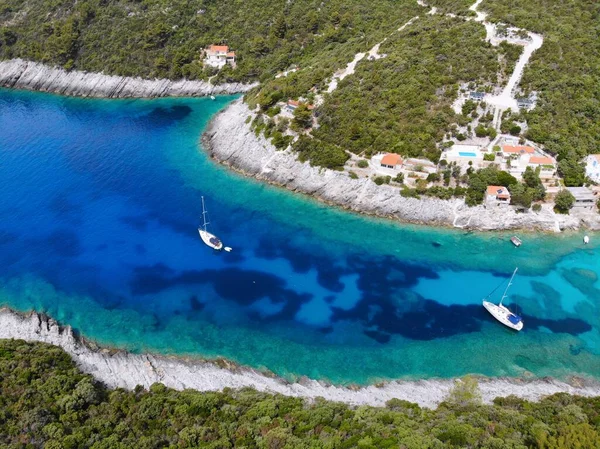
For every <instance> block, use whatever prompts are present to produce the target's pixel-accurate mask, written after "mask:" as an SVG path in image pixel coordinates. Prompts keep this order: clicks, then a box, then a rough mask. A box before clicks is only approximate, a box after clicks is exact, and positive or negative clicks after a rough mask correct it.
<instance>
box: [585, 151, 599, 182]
mask: <svg viewBox="0 0 600 449" xmlns="http://www.w3.org/2000/svg"><path fill="white" fill-rule="evenodd" d="M585 175H586V176H587V177H588V178H590V179H591V180H592V181H594V182H599V183H600V154H590V155H589V156H588V157H586V158H585Z"/></svg>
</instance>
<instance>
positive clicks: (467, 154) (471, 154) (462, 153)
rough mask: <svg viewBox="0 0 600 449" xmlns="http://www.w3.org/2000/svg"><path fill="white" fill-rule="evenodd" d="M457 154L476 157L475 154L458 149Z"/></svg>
mask: <svg viewBox="0 0 600 449" xmlns="http://www.w3.org/2000/svg"><path fill="white" fill-rule="evenodd" d="M458 154H459V156H462V157H477V154H475V153H471V152H466V151H459V152H458Z"/></svg>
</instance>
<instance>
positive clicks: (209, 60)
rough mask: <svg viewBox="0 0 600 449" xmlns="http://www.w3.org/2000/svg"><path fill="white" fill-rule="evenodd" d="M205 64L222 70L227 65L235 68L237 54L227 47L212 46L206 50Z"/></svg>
mask: <svg viewBox="0 0 600 449" xmlns="http://www.w3.org/2000/svg"><path fill="white" fill-rule="evenodd" d="M203 62H204V64H206V65H208V66H211V67H215V68H217V69H222V68H223V67H225V65H226V64H229V65H231V66H232V67H235V52H233V51H229V46H227V45H211V46H209V47H208V48H206V49H205V50H204V60H203Z"/></svg>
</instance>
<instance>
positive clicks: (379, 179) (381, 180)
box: [373, 176, 392, 186]
mask: <svg viewBox="0 0 600 449" xmlns="http://www.w3.org/2000/svg"><path fill="white" fill-rule="evenodd" d="M391 180H392V177H391V176H376V177H375V178H373V182H374V183H375V184H377V185H378V186H380V185H382V184H389V183H390V181H391Z"/></svg>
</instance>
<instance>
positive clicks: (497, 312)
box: [483, 268, 523, 331]
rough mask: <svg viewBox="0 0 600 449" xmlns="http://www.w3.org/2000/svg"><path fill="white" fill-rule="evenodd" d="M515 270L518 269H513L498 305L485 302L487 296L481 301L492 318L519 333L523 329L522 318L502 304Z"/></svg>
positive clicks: (515, 272)
mask: <svg viewBox="0 0 600 449" xmlns="http://www.w3.org/2000/svg"><path fill="white" fill-rule="evenodd" d="M517 270H518V268H515V271H514V272H513V274H512V276H511V277H510V280H509V281H508V285H507V286H506V289H505V290H504V294H503V295H502V299H500V303H499V304H494V303H493V302H489V301H486V299H489V295H488V296H487V297H486V298H485V299H484V300H483V307H485V309H486V310H487V311H488V312H490V313H491V314H492V316H493V317H494V318H496V319H497V320H498V321H500V322H501V323H502V324H504V325H505V326H507V327H510V328H511V329H514V330H516V331H520V330H521V329H523V318H521V317H520V316H519V315H517V314H516V313H513V312H512V311H511V310H510V309H509V308H508V307H506V306H505V305H504V304H502V302H503V301H504V299H505V298H506V294H507V293H508V289H509V287H510V286H511V285H512V281H513V279H514V277H515V274H517ZM496 288H498V287H496ZM492 293H493V292H492ZM490 294H491V293H490Z"/></svg>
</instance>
